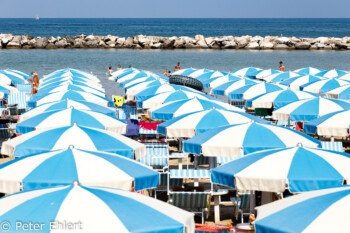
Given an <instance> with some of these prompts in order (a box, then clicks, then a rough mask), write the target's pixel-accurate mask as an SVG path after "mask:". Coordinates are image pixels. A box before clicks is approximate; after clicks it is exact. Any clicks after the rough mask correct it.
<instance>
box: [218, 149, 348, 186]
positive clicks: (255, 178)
mask: <svg viewBox="0 0 350 233" xmlns="http://www.w3.org/2000/svg"><path fill="white" fill-rule="evenodd" d="M348 166H350V155H349V154H346V153H340V152H335V151H328V150H322V149H314V148H304V147H300V146H297V147H290V148H284V149H273V150H265V151H261V152H256V153H252V154H249V155H247V156H245V157H243V158H239V159H236V160H234V161H232V162H229V163H226V164H224V165H222V166H220V167H217V168H214V169H213V170H212V175H211V180H212V182H213V183H217V184H223V185H227V186H231V187H235V188H237V189H238V190H258V191H264V192H277V193H281V192H284V191H285V190H286V189H287V190H289V191H290V192H292V193H299V192H308V191H313V190H318V189H325V188H332V187H338V186H340V185H343V184H344V181H345V182H346V181H350V170H349V169H348V168H347V167H348Z"/></svg>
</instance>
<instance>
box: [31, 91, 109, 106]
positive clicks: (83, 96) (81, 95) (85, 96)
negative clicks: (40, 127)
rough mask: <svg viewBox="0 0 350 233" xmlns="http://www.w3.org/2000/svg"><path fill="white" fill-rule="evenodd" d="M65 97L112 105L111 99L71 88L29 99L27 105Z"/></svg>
mask: <svg viewBox="0 0 350 233" xmlns="http://www.w3.org/2000/svg"><path fill="white" fill-rule="evenodd" d="M65 99H71V100H77V101H88V102H91V103H95V104H99V105H102V106H106V107H112V106H114V103H113V101H111V100H109V99H107V98H104V97H101V96H98V95H94V94H91V93H87V92H82V91H72V90H68V91H60V92H55V93H51V94H48V95H47V96H44V97H42V98H39V99H38V100H36V99H30V100H29V101H28V105H29V106H39V105H42V104H46V103H50V102H54V101H60V100H65Z"/></svg>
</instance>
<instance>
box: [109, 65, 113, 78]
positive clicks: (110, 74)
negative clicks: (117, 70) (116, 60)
mask: <svg viewBox="0 0 350 233" xmlns="http://www.w3.org/2000/svg"><path fill="white" fill-rule="evenodd" d="M112 72H113V69H112V66H110V67H108V75H109V76H112Z"/></svg>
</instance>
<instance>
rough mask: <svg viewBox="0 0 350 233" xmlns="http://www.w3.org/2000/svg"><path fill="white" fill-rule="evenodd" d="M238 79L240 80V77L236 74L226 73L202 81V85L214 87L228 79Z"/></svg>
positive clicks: (228, 80)
mask: <svg viewBox="0 0 350 233" xmlns="http://www.w3.org/2000/svg"><path fill="white" fill-rule="evenodd" d="M239 80H242V78H239V77H237V76H233V75H232V74H227V75H224V76H219V77H216V78H212V79H209V80H207V81H204V82H203V86H204V87H206V88H208V87H210V88H215V87H218V86H220V85H222V84H224V83H227V82H230V81H239Z"/></svg>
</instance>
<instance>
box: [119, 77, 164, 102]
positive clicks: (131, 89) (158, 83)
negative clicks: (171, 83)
mask: <svg viewBox="0 0 350 233" xmlns="http://www.w3.org/2000/svg"><path fill="white" fill-rule="evenodd" d="M166 83H167V82H166V81H163V80H154V81H147V82H142V83H138V84H135V85H133V86H130V87H128V88H126V95H127V96H128V98H131V99H134V96H135V94H137V93H139V92H140V91H143V90H145V89H146V88H148V87H153V86H161V85H163V84H166Z"/></svg>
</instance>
